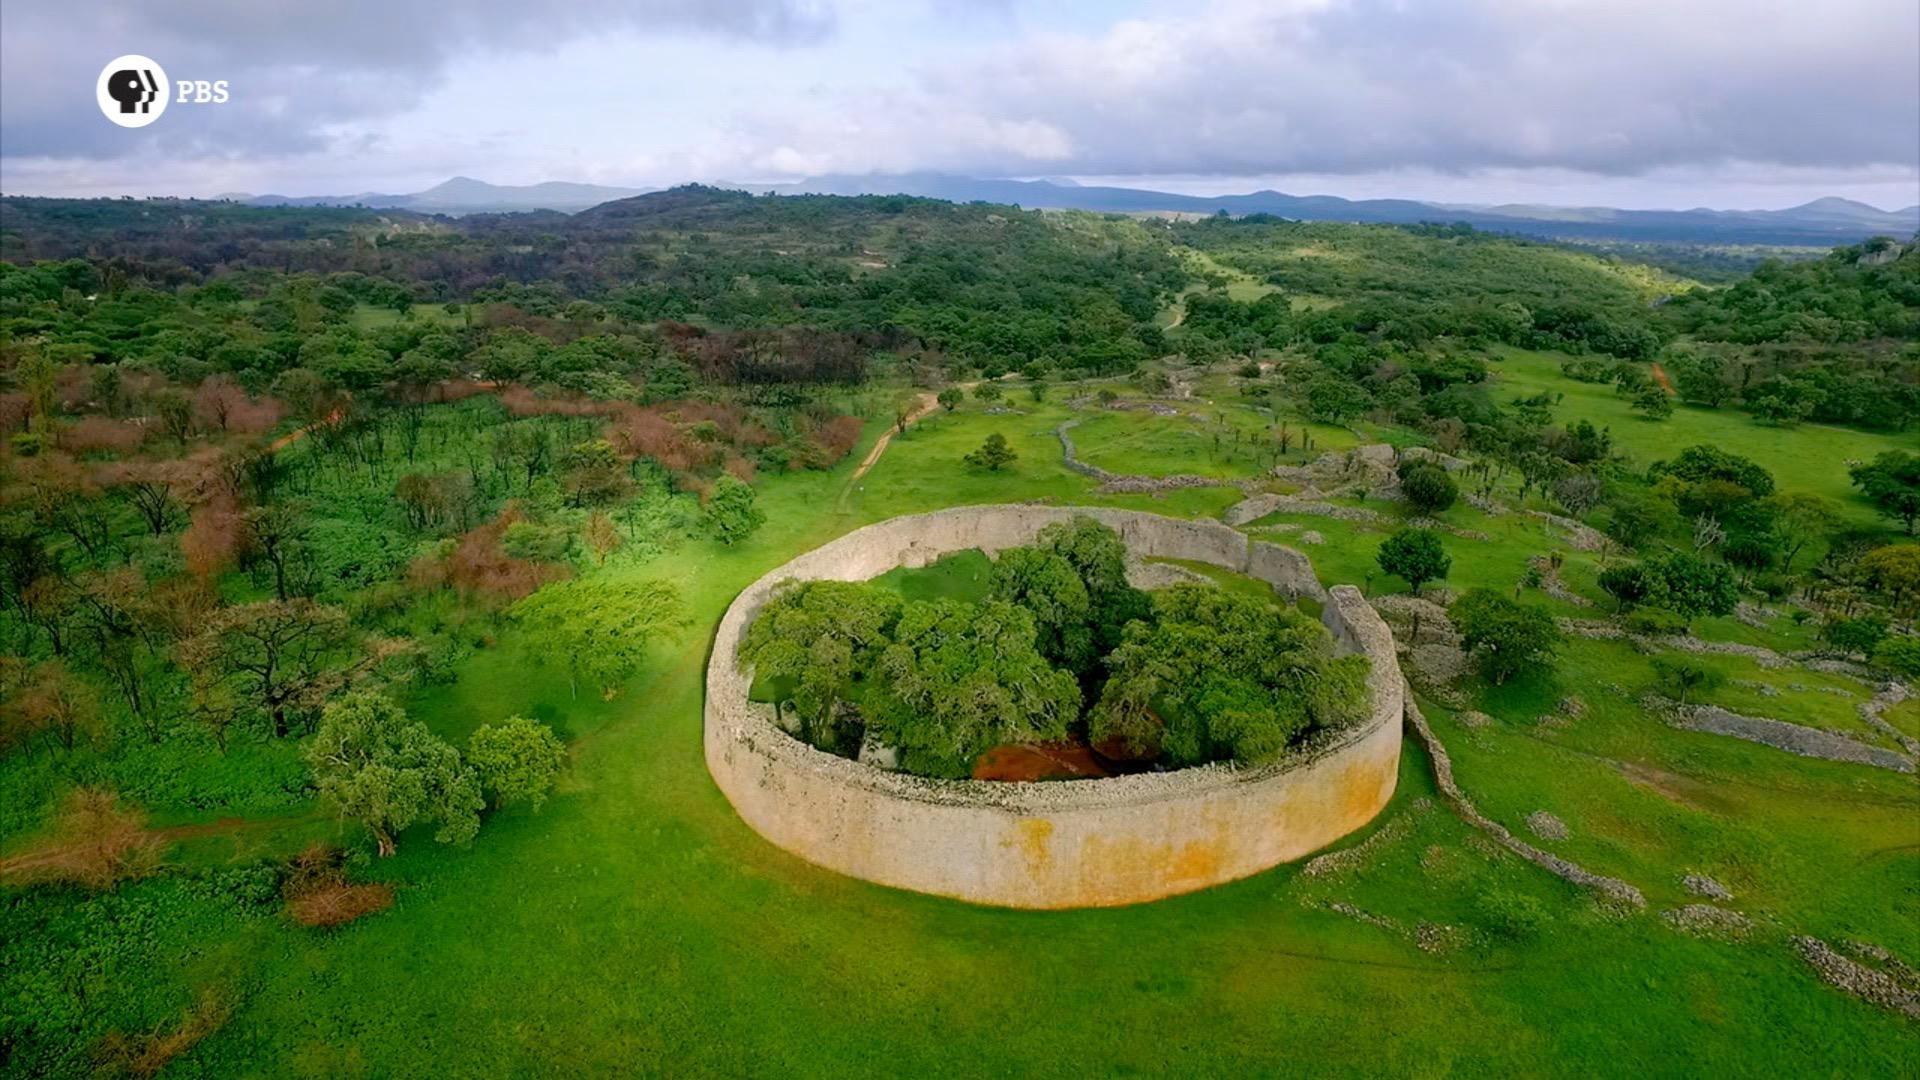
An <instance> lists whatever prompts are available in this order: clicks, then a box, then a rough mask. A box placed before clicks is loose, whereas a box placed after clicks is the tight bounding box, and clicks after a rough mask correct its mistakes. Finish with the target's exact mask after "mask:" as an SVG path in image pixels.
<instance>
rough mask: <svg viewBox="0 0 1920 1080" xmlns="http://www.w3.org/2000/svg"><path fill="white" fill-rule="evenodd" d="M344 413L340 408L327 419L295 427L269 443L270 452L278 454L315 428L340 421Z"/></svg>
mask: <svg viewBox="0 0 1920 1080" xmlns="http://www.w3.org/2000/svg"><path fill="white" fill-rule="evenodd" d="M343 415H345V414H344V413H342V412H341V411H340V410H339V409H335V410H333V411H332V412H330V413H328V414H327V416H326V419H324V420H315V421H314V422H313V423H311V424H308V425H307V426H306V427H303V428H295V429H293V430H292V431H289V432H287V433H286V434H285V435H282V436H280V437H279V438H277V439H275V440H273V441H272V442H270V443H268V444H267V451H268V452H269V453H275V454H277V453H279V452H280V451H282V450H285V449H286V448H287V447H289V446H292V445H293V444H294V443H297V442H299V441H300V440H301V439H304V438H306V437H307V436H308V435H309V434H310V433H312V432H313V430H314V429H315V428H320V427H325V426H328V425H330V424H337V423H339V422H340V418H341V417H342V416H343Z"/></svg>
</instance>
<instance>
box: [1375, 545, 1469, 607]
mask: <svg viewBox="0 0 1920 1080" xmlns="http://www.w3.org/2000/svg"><path fill="white" fill-rule="evenodd" d="M1374 560H1375V561H1376V562H1378V563H1379V564H1380V569H1382V570H1384V571H1386V572H1387V573H1389V574H1392V575H1393V576H1395V577H1397V578H1399V579H1401V580H1402V581H1405V582H1406V583H1407V585H1408V586H1409V587H1410V588H1412V590H1413V594H1414V595H1415V596H1418V595H1420V586H1422V585H1424V584H1426V583H1427V582H1429V581H1435V580H1438V579H1441V578H1444V577H1446V576H1447V571H1449V570H1451V569H1453V560H1452V559H1451V558H1449V557H1448V556H1447V552H1446V549H1445V548H1443V547H1441V546H1440V534H1439V533H1436V532H1434V531H1433V530H1432V529H1401V530H1399V531H1397V532H1395V533H1394V534H1393V535H1392V536H1389V537H1387V539H1386V540H1385V541H1384V542H1383V543H1381V545H1380V550H1379V551H1378V552H1377V553H1375V555H1374Z"/></svg>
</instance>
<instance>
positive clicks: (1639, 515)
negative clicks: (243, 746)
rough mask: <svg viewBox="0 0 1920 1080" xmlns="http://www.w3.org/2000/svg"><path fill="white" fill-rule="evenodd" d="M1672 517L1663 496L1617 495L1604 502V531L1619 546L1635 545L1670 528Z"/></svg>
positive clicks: (1637, 545)
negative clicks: (1656, 497)
mask: <svg viewBox="0 0 1920 1080" xmlns="http://www.w3.org/2000/svg"><path fill="white" fill-rule="evenodd" d="M1676 520H1677V519H1676V518H1675V517H1674V513H1673V507H1672V506H1670V505H1669V504H1668V503H1667V501H1666V500H1664V499H1654V498H1646V497H1640V496H1630V495H1619V496H1616V497H1615V498H1614V499H1613V500H1612V502H1610V503H1609V504H1608V507H1607V519H1606V528H1605V531H1606V534H1607V535H1608V536H1610V537H1612V538H1613V539H1615V540H1618V541H1619V542H1620V545H1621V546H1622V547H1629V548H1637V547H1639V546H1640V545H1642V544H1644V543H1646V542H1647V541H1648V540H1650V539H1652V538H1653V537H1655V536H1657V535H1659V534H1660V533H1661V531H1663V530H1665V529H1669V528H1672V527H1673V525H1674V524H1675V522H1676Z"/></svg>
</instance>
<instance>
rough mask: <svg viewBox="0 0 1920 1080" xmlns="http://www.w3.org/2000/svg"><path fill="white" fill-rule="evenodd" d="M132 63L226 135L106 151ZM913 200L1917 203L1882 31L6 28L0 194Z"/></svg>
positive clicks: (858, 20) (356, 12)
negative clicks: (119, 67) (1127, 197)
mask: <svg viewBox="0 0 1920 1080" xmlns="http://www.w3.org/2000/svg"><path fill="white" fill-rule="evenodd" d="M123 53H142V54H145V55H147V56H151V57H153V58H154V59H156V60H158V61H159V62H160V63H161V64H162V65H164V66H165V68H166V70H167V74H168V75H169V76H170V77H171V78H173V79H176V80H177V79H208V80H213V79H225V80H227V81H228V82H229V84H230V86H231V92H232V100H231V101H230V102H229V103H228V104H226V105H218V106H214V105H201V106H195V105H174V106H172V107H170V108H169V110H168V111H167V113H166V114H165V115H164V116H163V117H161V119H160V120H159V121H157V122H155V123H154V124H153V125H151V126H150V127H147V128H143V129H139V130H128V129H122V128H119V127H116V126H114V125H113V124H110V123H109V122H108V121H107V120H106V119H105V118H104V117H103V116H101V115H100V113H99V111H98V109H97V107H96V106H95V103H94V96H93V88H94V81H95V79H96V77H97V76H98V75H99V73H100V69H101V66H102V65H103V64H105V63H106V62H107V61H108V60H110V59H112V58H113V57H115V56H118V55H121V54H123ZM916 170H931V171H941V172H954V173H964V174H968V175H976V176H1019V177H1032V176H1054V177H1060V176H1067V177H1074V178H1078V179H1080V180H1082V181H1092V182H1109V183H1122V184H1128V185H1134V186H1152V187H1158V188H1162V189H1168V190H1180V191H1192V192H1199V193H1218V192H1228V191H1244V190H1250V189H1253V188H1256V187H1274V188H1278V189H1281V190H1285V191H1290V192H1293V193H1296V194H1314V193H1331V194H1340V195H1347V196H1351V197H1365V196H1381V195H1397V196H1406V197H1413V198H1429V199H1437V200H1442V201H1452V202H1503V201H1528V202H1544V203H1557V204H1578V205H1585V204H1609V205H1616V206H1634V207H1688V206H1698V205H1710V206H1719V207H1780V206H1787V205H1792V204H1794V203H1797V202H1802V201H1805V200H1806V199H1809V198H1812V197H1815V196H1819V195H1826V194H1838V195H1844V196H1849V197H1853V198H1858V199H1862V200H1864V201H1867V202H1871V203H1874V204H1876V205H1879V206H1882V207H1886V208H1894V207H1899V206H1906V205H1911V204H1913V203H1916V202H1920V4H1916V3H1915V2H1914V0H1799V2H1793V3H1787V2H1776V0H1118V2H1107V3H1091V2H1084V0H1065V2H1063V0H1055V2H1052V3H1040V2H1022V0H576V2H568V0H545V2H541V0H464V2H455V3H446V2H444V0H436V2H432V3H426V2H415V0H330V2H328V3H315V2H313V0H171V2H170V0H141V2H120V3H98V2H94V0H6V2H5V3H4V5H0V190H4V191H7V192H10V193H30V194H76V195H96V194H121V193H132V194H196V195H212V194H218V193H222V192H234V191H245V192H254V193H260V192H277V193H281V194H345V193H353V192H361V191H413V190H418V189H420V188H423V187H427V186H429V185H432V184H434V183H437V182H439V181H441V180H444V179H446V178H447V177H449V176H453V175H468V176H475V177H479V178H481V179H485V180H490V181H494V182H496V183H516V184H517V183H532V182H536V181H540V180H550V179H560V180H585V181H593V182H599V183H607V184H620V185H628V186H636V187H647V186H658V185H664V184H670V183H678V182H681V181H685V180H689V179H706V180H734V181H774V180H791V179H798V178H801V177H805V176H809V175H819V174H826V173H855V174H859V173H871V172H904V171H916Z"/></svg>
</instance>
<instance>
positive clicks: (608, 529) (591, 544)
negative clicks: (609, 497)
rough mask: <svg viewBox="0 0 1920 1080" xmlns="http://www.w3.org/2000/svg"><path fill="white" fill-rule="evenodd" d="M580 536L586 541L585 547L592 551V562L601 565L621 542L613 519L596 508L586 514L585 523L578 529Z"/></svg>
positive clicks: (605, 562)
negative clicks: (584, 525)
mask: <svg viewBox="0 0 1920 1080" xmlns="http://www.w3.org/2000/svg"><path fill="white" fill-rule="evenodd" d="M580 538H581V539H582V540H584V541H585V542H586V545H587V549H588V550H590V551H592V552H593V559H594V562H596V563H598V564H599V565H601V566H605V565H606V564H607V556H608V555H611V554H613V553H614V552H615V551H618V550H619V549H620V545H621V544H622V543H623V541H622V540H621V537H620V530H619V528H618V527H617V526H615V525H614V523H613V519H612V518H610V517H608V516H607V515H606V514H604V513H602V512H601V511H598V510H595V511H594V512H593V513H591V514H589V515H588V516H587V525H586V528H584V529H582V530H581V531H580Z"/></svg>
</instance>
